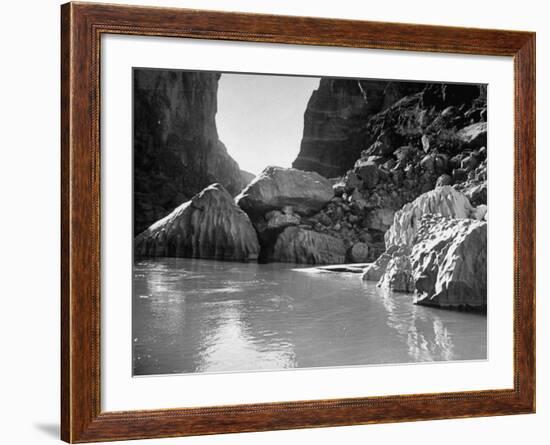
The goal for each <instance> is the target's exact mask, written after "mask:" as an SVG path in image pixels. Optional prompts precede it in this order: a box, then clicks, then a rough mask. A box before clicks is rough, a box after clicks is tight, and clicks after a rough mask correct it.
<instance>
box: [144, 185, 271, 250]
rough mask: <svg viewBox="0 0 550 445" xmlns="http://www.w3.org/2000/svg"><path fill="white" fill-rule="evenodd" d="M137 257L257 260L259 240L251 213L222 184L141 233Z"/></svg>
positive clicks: (211, 186) (204, 192)
mask: <svg viewBox="0 0 550 445" xmlns="http://www.w3.org/2000/svg"><path fill="white" fill-rule="evenodd" d="M134 250H135V254H136V255H138V256H153V257H164V256H168V257H186V258H204V259H216V260H232V261H247V260H256V259H257V258H258V254H259V251H260V245H259V243H258V237H257V235H256V231H255V230H254V227H252V223H251V222H250V220H249V218H248V216H247V214H246V213H245V212H243V211H242V210H241V209H240V208H239V207H238V206H237V205H235V203H234V201H233V198H232V196H231V195H230V194H229V192H227V190H226V189H225V188H224V187H223V186H222V185H220V184H212V185H210V186H209V187H207V188H205V189H204V190H202V191H201V192H200V193H198V194H197V195H195V196H193V198H192V199H191V200H190V201H187V202H185V203H183V204H182V205H180V206H179V207H177V208H176V209H175V210H174V211H172V213H170V214H169V215H168V216H166V217H164V218H162V219H161V220H159V221H157V222H156V223H154V224H153V225H151V226H150V227H149V228H148V229H146V230H145V231H144V232H142V233H140V234H139V235H138V236H137V237H136V238H135V241H134Z"/></svg>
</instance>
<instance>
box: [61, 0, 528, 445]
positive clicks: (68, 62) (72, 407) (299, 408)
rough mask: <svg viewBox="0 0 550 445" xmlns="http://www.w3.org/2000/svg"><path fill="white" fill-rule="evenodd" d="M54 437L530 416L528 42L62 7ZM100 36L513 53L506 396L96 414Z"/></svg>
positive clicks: (300, 21) (191, 13) (490, 33)
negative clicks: (510, 366) (510, 334)
mask: <svg viewBox="0 0 550 445" xmlns="http://www.w3.org/2000/svg"><path fill="white" fill-rule="evenodd" d="M61 34H62V43H61V110H62V115H61V149H62V158H61V171H62V178H61V198H62V201H61V202H62V209H61V221H62V226H61V233H62V243H61V261H62V262H61V270H62V271H61V314H62V316H61V332H62V340H61V369H62V373H61V437H62V439H63V440H65V441H67V442H71V443H76V442H94V441H106V440H123V439H139V438H153V437H174V436H185V435H201V434H217V433H231V432H245V431H264V430H281V429H289V428H308V427H322V426H339V425H354V424H369V423H382V422H403V421H413V420H428V419H442V418H459V417H475V416H495V415H509V414H520V413H533V412H534V411H535V34H534V33H530V32H518V31H502V30H488V29H468V28H454V27H440V26H425V25H411V24H396V23H380V22H362V21H350V20H333V19H321V18H306V17H287V16H272V15H255V14H242V13H225V12H223V13H222V12H213V11H197V10H186V9H172V8H148V7H134V6H117V5H107V4H92V3H67V4H65V5H63V6H62V7H61ZM103 34H126V35H138V36H139V35H146V36H168V37H179V38H193V39H221V40H235V41H247V42H276V43H286V44H301V45H324V46H339V47H354V48H379V49H388V50H408V51H429V52H446V53H460V54H477V55H497V56H511V57H513V60H514V70H515V93H514V94H515V128H514V132H515V180H514V183H515V190H514V203H515V209H514V253H513V254H514V387H513V389H506V390H499V389H496V390H485V391H474V392H455V393H437V394H417V395H402V396H384V397H367V398H348V399H332V400H309V401H299V402H288V403H262V404H252V405H237V406H223V407H222V406H218V407H216V406H213V407H209V408H186V409H167V410H151V411H129V412H102V410H101V403H100V358H101V348H100V337H101V330H100V305H101V295H100V230H101V227H100V199H101V196H100V181H101V178H100V161H101V159H100V158H101V156H100V138H99V134H100V133H99V132H100V120H99V115H100V110H101V108H100V78H99V73H100V54H101V45H100V38H101V36H102V35H103Z"/></svg>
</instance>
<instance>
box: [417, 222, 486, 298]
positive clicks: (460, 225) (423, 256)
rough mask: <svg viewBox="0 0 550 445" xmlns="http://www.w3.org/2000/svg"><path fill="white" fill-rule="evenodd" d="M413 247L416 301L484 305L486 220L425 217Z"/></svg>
mask: <svg viewBox="0 0 550 445" xmlns="http://www.w3.org/2000/svg"><path fill="white" fill-rule="evenodd" d="M420 226H421V228H420V230H419V232H418V235H417V241H416V243H415V245H414V247H413V249H412V253H411V256H410V262H411V263H412V266H411V267H412V275H411V276H412V281H413V282H414V293H415V297H414V298H415V303H417V304H422V305H427V306H437V307H451V308H453V307H454V308H477V309H484V308H486V306H487V223H486V222H485V221H477V220H472V219H461V220H456V219H451V218H442V217H433V216H432V217H427V218H424V219H423V221H422V222H421V225H420Z"/></svg>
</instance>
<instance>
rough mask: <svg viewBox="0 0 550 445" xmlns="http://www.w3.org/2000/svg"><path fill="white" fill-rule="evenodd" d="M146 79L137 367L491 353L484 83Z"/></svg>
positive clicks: (393, 361)
mask: <svg viewBox="0 0 550 445" xmlns="http://www.w3.org/2000/svg"><path fill="white" fill-rule="evenodd" d="M132 82H133V85H132V91H133V104H132V112H133V192H132V193H133V233H132V239H133V265H132V289H133V294H132V338H131V341H132V354H133V356H132V371H133V375H134V376H153V375H168V374H190V373H225V372H239V371H241V372H245V371H247V372H252V371H262V370H264V371H278V370H284V369H295V368H326V367H349V366H370V365H379V366H380V365H405V364H413V363H414V364H417V363H425V362H456V361H468V360H486V359H487V305H488V301H487V223H488V222H487V221H488V215H487V211H488V207H487V162H488V157H487V131H488V122H487V121H488V119H487V90H488V85H487V84H466V83H451V82H449V83H444V82H434V81H427V80H422V79H419V80H392V79H369V78H360V79H359V78H334V77H323V76H297V75H291V74H289V75H279V74H277V75H274V74H269V73H236V72H213V71H191V70H189V71H188V70H179V69H178V70H176V69H159V68H147V67H134V68H133V72H132Z"/></svg>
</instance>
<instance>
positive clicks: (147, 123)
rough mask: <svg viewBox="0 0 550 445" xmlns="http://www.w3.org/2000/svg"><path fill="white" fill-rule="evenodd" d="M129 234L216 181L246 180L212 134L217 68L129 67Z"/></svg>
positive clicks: (234, 189) (230, 184)
mask: <svg viewBox="0 0 550 445" xmlns="http://www.w3.org/2000/svg"><path fill="white" fill-rule="evenodd" d="M133 75H134V207H135V209H134V234H137V233H140V232H141V231H143V230H144V229H145V228H146V227H148V226H149V225H150V224H152V223H153V222H154V221H157V220H158V219H160V218H162V217H164V216H166V215H167V214H168V213H169V212H170V211H171V210H172V209H174V208H175V207H176V206H178V205H179V204H180V203H181V202H183V201H187V200H188V199H190V198H191V197H192V196H193V195H195V194H196V193H198V192H199V191H201V190H202V189H203V188H205V187H206V186H208V185H209V184H212V183H214V182H218V183H220V184H222V185H223V186H224V187H225V188H226V189H227V190H228V191H229V193H231V194H232V195H236V194H237V193H238V192H240V191H241V189H242V188H243V187H244V186H245V185H246V183H247V182H248V179H249V178H250V174H247V173H241V170H240V169H239V166H238V164H237V163H236V162H235V160H233V158H231V156H230V155H229V154H228V153H227V150H226V148H225V146H224V145H223V143H222V142H221V141H220V140H219V138H218V132H217V129H216V121H215V116H216V112H217V92H218V79H219V77H220V75H219V74H217V73H208V72H188V71H173V70H171V71H169V70H157V69H135V70H134V74H133Z"/></svg>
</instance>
